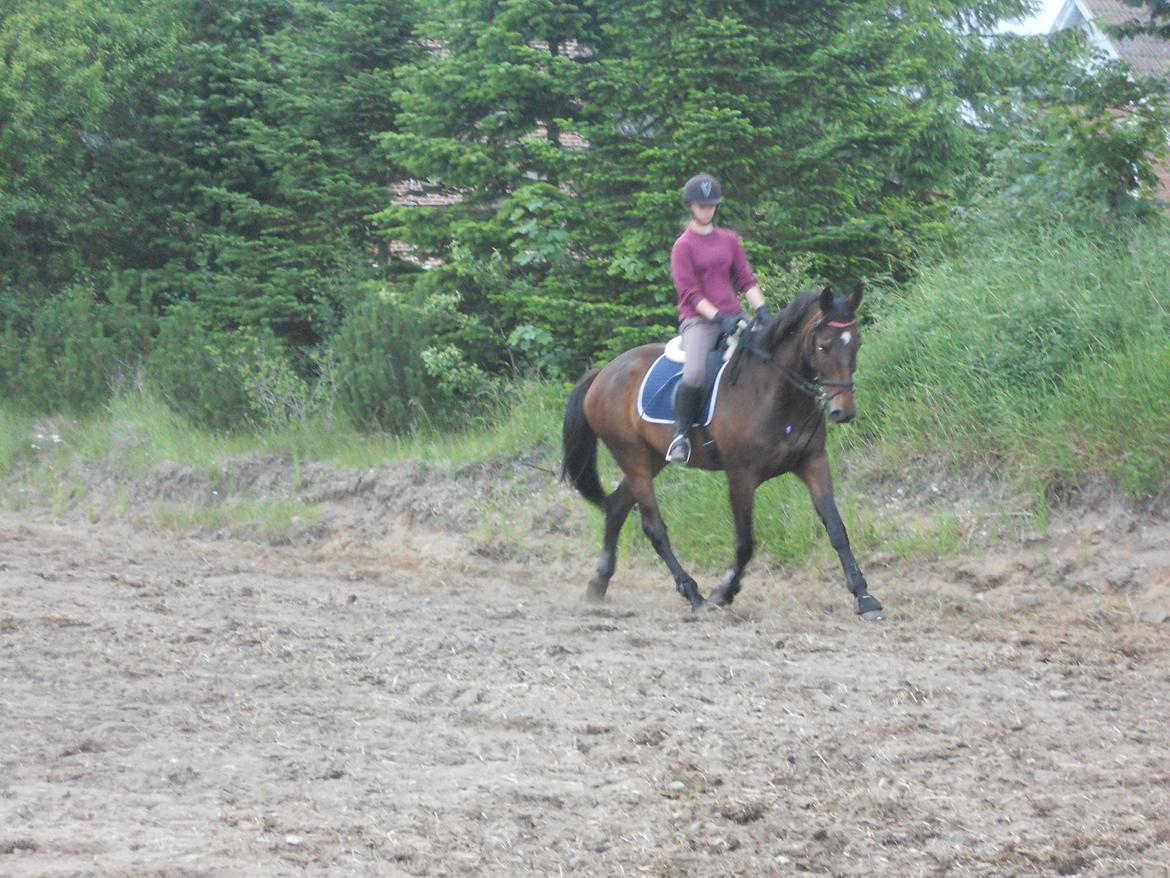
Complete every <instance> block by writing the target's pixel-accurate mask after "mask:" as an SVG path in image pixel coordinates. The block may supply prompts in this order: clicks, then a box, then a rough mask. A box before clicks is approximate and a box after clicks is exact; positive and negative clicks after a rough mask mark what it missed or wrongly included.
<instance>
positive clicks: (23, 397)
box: [0, 286, 152, 412]
mask: <svg viewBox="0 0 1170 878" xmlns="http://www.w3.org/2000/svg"><path fill="white" fill-rule="evenodd" d="M151 324H152V321H151V320H150V318H149V316H148V315H146V314H144V313H143V312H142V310H141V309H139V308H138V307H137V306H136V305H135V304H133V303H132V302H131V301H130V300H129V299H128V297H127V295H126V293H125V291H124V290H117V289H115V290H113V291H111V293H110V297H109V299H107V300H105V301H100V300H98V299H97V297H96V296H95V294H94V292H93V291H92V290H90V289H88V288H86V287H82V286H74V287H68V288H66V289H65V290H63V291H62V292H60V293H58V294H57V295H56V296H53V297H52V298H51V299H49V300H48V301H46V302H45V303H44V304H42V305H41V306H40V307H39V308H38V309H37V310H36V311H34V312H33V314H32V315H31V317H30V318H29V319H28V322H27V324H26V325H21V323H19V322H18V321H10V322H9V324H8V325H7V327H6V328H5V330H4V332H3V334H0V384H2V385H3V386H4V388H5V392H6V393H7V394H8V395H9V397H10V398H11V399H13V400H15V401H17V402H19V404H21V405H23V406H24V407H26V408H28V409H30V410H33V411H39V412H59V411H74V412H76V411H86V410H89V409H92V408H94V407H95V406H97V405H100V404H101V403H103V402H105V401H106V399H108V398H109V395H110V392H111V390H112V389H113V387H114V386H115V385H116V384H117V382H119V381H120V380H122V379H124V378H126V377H127V376H129V375H130V374H132V373H133V371H134V370H135V368H136V366H137V359H138V356H139V352H140V351H142V350H143V349H144V348H145V346H146V343H147V342H146V340H147V339H148V338H149V335H150V330H151Z"/></svg>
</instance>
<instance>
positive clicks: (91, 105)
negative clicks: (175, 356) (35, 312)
mask: <svg viewBox="0 0 1170 878" xmlns="http://www.w3.org/2000/svg"><path fill="white" fill-rule="evenodd" d="M181 32H182V27H181V24H180V23H179V22H178V20H177V16H176V15H175V7H174V4H173V3H170V2H163V3H144V2H141V0H100V2H90V0H84V2H83V0H27V2H24V3H20V4H4V5H3V6H0V58H2V59H3V61H2V67H0V71H2V75H0V288H3V290H4V295H3V296H0V299H2V300H3V301H4V306H3V308H2V310H0V324H2V323H3V321H4V320H5V318H6V317H12V316H14V313H15V312H20V313H21V314H23V315H24V318H27V312H28V310H29V309H30V308H32V307H35V305H36V304H37V303H39V302H40V301H43V300H44V299H46V298H47V297H48V296H50V295H51V294H52V293H53V292H54V291H56V290H58V289H60V288H62V287H63V286H64V285H65V284H67V283H69V282H70V281H72V280H74V279H77V278H78V277H79V275H80V276H82V277H84V276H85V275H90V274H92V273H94V272H98V271H101V270H103V269H104V268H105V266H106V265H107V264H108V263H109V262H110V261H111V259H114V260H116V255H117V254H120V253H125V252H127V251H130V250H132V249H134V247H135V246H137V233H138V231H139V229H138V227H137V225H136V223H135V220H134V217H133V206H132V205H130V204H129V203H128V199H127V193H126V190H125V186H124V181H123V180H122V179H121V176H120V170H119V169H120V167H122V166H123V160H124V158H125V151H124V148H125V145H126V144H127V143H128V142H130V141H132V140H133V139H134V138H136V137H137V136H138V135H139V133H140V131H141V127H142V125H143V123H144V119H145V117H146V116H147V115H148V114H149V112H150V106H151V102H150V95H151V92H152V90H153V88H154V86H155V83H156V82H157V81H158V79H159V78H160V76H162V75H163V73H164V72H165V71H167V70H168V69H170V67H171V65H172V63H173V62H174V59H175V57H176V54H177V51H178V46H179V42H180V35H181Z"/></svg>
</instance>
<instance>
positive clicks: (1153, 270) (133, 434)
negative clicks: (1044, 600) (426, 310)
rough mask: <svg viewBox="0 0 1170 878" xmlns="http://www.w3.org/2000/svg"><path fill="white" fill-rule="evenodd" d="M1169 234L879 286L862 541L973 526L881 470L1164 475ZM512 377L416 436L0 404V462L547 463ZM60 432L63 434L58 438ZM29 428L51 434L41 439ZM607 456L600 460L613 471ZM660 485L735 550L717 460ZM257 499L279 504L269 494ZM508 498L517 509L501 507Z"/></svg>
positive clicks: (635, 546)
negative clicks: (916, 509)
mask: <svg viewBox="0 0 1170 878" xmlns="http://www.w3.org/2000/svg"><path fill="white" fill-rule="evenodd" d="M1168 251H1170V229H1168V228H1167V227H1166V226H1149V227H1145V228H1142V229H1139V230H1137V231H1136V232H1135V233H1133V234H1131V235H1129V236H1124V235H1121V234H1120V233H1117V234H1100V233H1094V234H1091V235H1090V234H1085V233H1077V232H1074V231H1072V230H1070V229H1068V228H1057V229H1050V230H1046V231H1036V232H1034V233H1032V234H1030V235H1028V236H1016V237H1012V236H1003V237H1002V238H994V239H993V238H987V239H984V240H983V241H982V242H981V243H980V244H979V245H977V246H974V247H972V248H970V249H969V250H968V251H967V252H966V253H965V254H964V255H963V256H962V257H960V258H955V259H951V260H948V261H945V262H942V263H940V264H938V265H936V266H934V267H932V268H930V269H928V270H927V271H925V272H924V273H923V276H922V278H921V280H920V282H919V283H917V284H916V285H914V286H913V287H911V288H910V289H908V290H906V291H905V292H903V293H902V294H901V295H900V296H899V297H898V298H897V299H894V300H893V301H887V302H885V303H883V305H882V307H881V313H880V314H877V315H875V316H876V317H877V318H878V323H877V325H876V326H873V327H870V328H869V329H868V330H867V331H866V345H865V348H864V349H863V352H862V355H861V357H860V365H859V372H858V376H857V377H858V388H859V390H858V394H859V397H858V398H859V406H860V417H859V421H858V422H857V423H856V424H855V425H852V426H850V427H847V428H841V429H836V428H834V430H833V431H832V432H831V443H832V446H833V454H834V458H835V460H836V461H837V471H838V473H839V474H844V476H845V477H844V478H841V477H839V478H838V488H839V490H838V499H839V504H840V506H841V508H842V513H843V515H844V516H845V519H846V521H847V523H848V524H849V527H850V531H851V534H852V536H853V540H854V543H855V544H856V545H858V546H860V547H863V548H868V549H871V550H872V549H877V548H882V549H886V550H891V551H894V552H895V553H899V554H906V553H923V554H931V555H933V554H940V553H946V552H947V551H949V550H952V549H954V548H956V547H958V546H960V545H964V538H965V536H969V534H970V531H971V529H972V527H973V525H972V521H971V520H970V519H969V518H968V519H967V520H964V518H963V516H964V513H963V512H962V511H961V510H959V508H958V506H957V505H956V504H954V503H952V509H950V510H948V509H947V508H945V505H944V507H939V508H935V509H934V510H933V511H932V513H931V515H929V516H925V517H919V518H918V519H917V520H913V521H909V520H908V519H907V517H906V516H901V517H899V516H895V515H890V514H887V512H886V509H885V507H883V501H882V498H881V497H880V496H878V495H879V493H880V492H879V491H878V490H877V488H876V487H875V486H876V485H877V483H878V481H880V480H885V484H886V487H885V488H883V489H882V490H883V491H885V493H886V494H887V495H888V493H889V491H890V490H891V489H890V488H889V484H891V483H892V484H899V483H905V484H907V486H908V487H907V490H908V491H912V490H917V489H916V488H913V487H910V486H911V485H918V486H921V485H922V484H929V482H930V480H932V479H935V478H937V477H938V476H939V475H944V476H952V477H953V476H956V475H960V476H963V477H967V478H969V477H970V475H971V474H972V473H976V474H980V473H982V474H992V473H995V474H997V475H998V476H1000V477H1002V478H1001V482H1006V483H1007V484H1008V485H1010V486H1011V489H1012V491H1013V492H1014V493H1015V494H1016V496H1017V497H1019V498H1022V502H1023V505H1024V507H1025V508H1027V509H1032V510H1033V511H1036V510H1042V509H1043V507H1044V505H1045V503H1046V501H1047V500H1048V499H1049V498H1051V497H1052V496H1054V495H1059V494H1060V493H1062V492H1067V491H1068V489H1069V488H1070V487H1075V486H1076V485H1078V484H1081V483H1083V482H1084V481H1086V480H1094V479H1095V480H1099V479H1101V478H1102V477H1104V478H1107V479H1109V480H1111V481H1112V482H1113V483H1114V484H1115V485H1117V486H1118V487H1119V488H1120V489H1121V490H1123V491H1125V492H1127V493H1129V494H1131V495H1133V496H1136V497H1142V496H1151V495H1155V494H1157V493H1159V492H1160V491H1162V490H1164V488H1165V486H1166V485H1167V483H1168V482H1170V442H1167V441H1166V438H1165V437H1166V436H1167V435H1170V405H1167V403H1166V400H1167V399H1168V398H1170V343H1168V341H1167V339H1168V338H1170V317H1168V310H1170V293H1168V290H1167V281H1166V272H1165V267H1164V254H1165V253H1166V252H1168ZM517 394H518V395H517V397H516V399H515V401H514V403H513V404H512V405H510V406H508V407H506V408H505V409H504V410H502V412H501V414H500V415H499V417H497V418H496V419H494V421H493V422H492V424H491V425H490V426H488V427H483V426H482V425H480V426H479V427H477V428H476V429H473V430H469V431H468V432H466V433H463V434H458V435H440V436H426V435H420V436H414V437H407V438H398V437H390V436H361V435H358V434H356V433H354V432H352V431H349V430H344V429H337V430H329V429H327V428H326V427H325V426H324V425H322V424H311V425H307V426H305V427H303V428H300V429H295V430H286V431H284V432H280V433H271V434H265V435H259V436H254V435H247V436H217V435H212V434H208V433H204V432H200V431H198V430H195V429H192V428H191V427H190V426H189V425H188V424H186V423H185V422H184V421H183V420H182V419H181V418H179V417H177V416H176V415H174V414H173V413H171V412H170V411H168V410H167V409H166V408H165V407H164V406H162V405H161V404H159V403H158V402H156V401H154V400H153V399H152V398H151V397H150V396H149V395H147V394H143V393H135V394H131V395H127V396H122V397H119V398H117V399H115V400H114V401H113V402H112V403H111V405H110V406H109V409H108V411H107V412H106V413H105V414H104V415H103V416H101V417H96V418H91V419H86V420H84V421H75V420H70V419H68V418H53V419H49V418H43V417H42V418H30V417H25V416H19V415H16V414H14V413H12V412H11V411H9V410H6V409H5V408H3V407H2V406H0V471H3V470H6V469H9V468H10V467H12V466H13V465H14V464H15V463H16V462H17V461H19V460H21V459H22V458H24V459H27V458H32V457H38V458H40V460H41V462H42V466H40V467H39V468H38V469H39V470H40V471H42V472H43V471H44V470H45V468H46V467H48V468H49V469H52V467H53V465H54V464H53V461H58V462H60V461H61V459H62V455H64V456H66V457H70V458H74V459H75V461H77V462H81V463H85V462H93V463H97V462H101V463H104V464H105V465H110V464H111V463H112V464H113V465H115V466H117V467H123V468H126V469H127V470H129V471H133V472H145V471H148V470H150V469H151V468H153V467H155V466H157V465H159V464H161V463H164V462H169V461H180V462H183V463H188V464H193V465H196V466H207V467H209V468H214V467H216V466H218V465H219V464H220V463H221V462H222V461H223V460H224V459H226V458H228V457H231V456H233V455H237V454H277V455H281V456H284V457H287V458H291V459H293V460H297V461H299V460H305V459H316V460H324V461H328V462H331V463H333V464H335V465H338V466H367V465H374V464H377V463H379V462H382V461H385V460H387V459H401V458H421V459H425V460H429V461H434V462H436V463H438V464H443V463H449V464H456V465H457V464H462V463H472V462H476V461H484V460H490V459H493V458H497V457H500V456H509V455H516V454H522V455H526V456H531V457H532V461H531V462H533V463H535V464H537V465H540V466H544V467H549V468H551V467H554V466H555V465H556V462H557V461H556V454H557V450H558V449H557V446H558V444H559V432H560V429H559V425H560V416H561V407H562V405H563V401H564V398H565V396H566V388H565V387H563V386H559V385H554V384H540V383H537V384H530V385H526V386H524V387H521V388H518V390H517ZM53 431H56V432H57V433H59V435H61V437H62V438H63V439H64V442H62V443H61V444H59V445H57V444H54V443H53V442H52V440H51V433H52V432H53ZM37 433H40V434H41V435H42V436H43V437H44V438H42V439H40V440H37V439H35V436H36V434H37ZM34 444H35V445H39V446H40V448H33V447H32V446H33V445H34ZM602 458H603V476H605V477H606V478H607V479H610V480H613V479H615V478H616V473H615V471H614V468H613V467H612V464H610V463H609V461H608V457H607V456H606V455H604V454H603V455H602ZM853 473H860V474H861V475H851V474H853ZM659 484H660V496H661V499H662V506H663V513H664V515H665V517H666V519H667V521H668V523H669V525H670V528H671V534H672V537H673V539H674V540H675V542H676V544H677V545H679V546H685V547H686V551H685V554H686V556H687V557H688V558H689V559H692V560H694V561H697V562H698V563H699V564H701V565H705V566H711V567H715V566H718V565H720V564H721V563H723V562H725V561H726V560H727V558H728V557H729V553H730V544H731V530H730V528H731V524H730V516H729V514H728V512H727V509H726V506H727V503H726V495H725V487H724V482H723V479H722V477H721V476H720V475H718V474H702V473H692V472H679V471H668V472H666V473H664V474H663V476H662V477H661V478H660V482H659ZM58 493H59V491H58ZM952 500H954V498H952ZM757 510H758V511H757V516H756V521H757V532H758V537H759V540H760V543H761V544H762V545H763V546H764V547H765V549H766V551H767V552H768V553H769V554H770V555H771V556H772V557H773V558H774V559H777V560H781V561H785V562H800V561H809V560H811V561H823V560H827V559H830V558H831V557H832V555H831V550H830V549H829V548H828V546H827V541H826V540H825V539H824V537H823V535H822V531H821V528H820V524H819V522H817V521H816V519H815V515H814V514H813V512H812V509H811V504H809V502H808V499H807V496H806V495H805V492H804V489H803V486H801V485H800V484H799V483H798V482H796V481H795V480H794V479H792V478H782V479H779V480H776V481H774V482H772V483H770V484H768V485H766V486H764V487H763V488H762V489H761V491H760V495H759V498H758V506H757ZM240 514H244V513H240ZM264 514H265V515H266V516H269V517H276V518H279V516H280V514H281V512H280V510H274V509H271V508H267V507H265V509H264ZM500 515H501V516H502V517H503V518H508V516H509V510H500ZM188 517H190V518H191V519H192V520H193V521H199V520H200V519H199V517H198V515H197V514H195V513H191V514H190V515H189V516H188ZM181 518H182V516H180V519H181ZM164 523H165V522H164ZM177 524H181V521H179V522H178V523H177ZM177 524H176V526H177ZM981 526H982V525H981ZM623 537H624V543H625V550H626V551H633V552H635V553H636V554H639V555H643V556H644V555H647V554H649V551H650V550H649V548H648V547H647V546H646V545H645V540H644V539H643V538H642V536H641V534H640V531H639V529H638V528H637V526H636V525H634V526H631V527H628V528H627V529H626V531H625V533H624V535H623Z"/></svg>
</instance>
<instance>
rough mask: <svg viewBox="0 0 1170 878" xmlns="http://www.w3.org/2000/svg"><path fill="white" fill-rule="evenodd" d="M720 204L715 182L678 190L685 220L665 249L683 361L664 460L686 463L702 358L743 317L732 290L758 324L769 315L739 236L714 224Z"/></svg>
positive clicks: (705, 177)
mask: <svg viewBox="0 0 1170 878" xmlns="http://www.w3.org/2000/svg"><path fill="white" fill-rule="evenodd" d="M722 200H723V192H722V190H721V189H720V187H719V181H718V180H716V179H715V178H714V177H712V176H711V175H710V174H698V175H696V176H694V177H691V179H689V180H687V183H686V186H684V187H683V202H684V203H685V204H686V205H687V208H688V209H689V210H690V214H691V216H690V222H688V223H687V227H686V229H685V230H684V231H683V233H682V234H681V235H679V237H678V240H677V241H675V242H674V248H673V249H672V250H671V251H670V272H671V274H672V275H673V276H674V286H675V289H677V290H678V316H679V320H680V323H679V334H680V335H681V336H682V345H683V350H684V351H685V353H686V360H685V361H684V362H683V373H682V380H681V381H680V382H679V385H678V390H677V391H675V396H674V420H675V428H674V429H675V434H674V439H673V440H671V443H670V448H668V449H667V452H666V459H667V460H669V461H671V462H673V463H686V462H687V461H688V460H690V457H691V443H690V440H689V439H688V438H687V433H688V432H689V431H690V428H691V424H692V423H694V421H695V417H696V415H697V414H698V409H699V405H700V403H701V402H702V398H701V397H702V395H703V379H704V377H705V375H706V370H707V354H708V353H710V351H712V350H713V349H714V347H715V343H716V342H717V341H718V340H719V336H720V335H723V334H730V333H732V332H735V329H736V327H737V326H738V325H739V321H740V320H741V319H742V318H743V309H742V308H741V307H740V304H739V298H738V297H737V296H736V292H737V291H738V292H743V293H746V294H747V300H748V303H749V304H750V305H751V306H752V309H753V310H754V311H755V312H756V316H757V317H758V318H759V319H760V320H765V319H767V317H768V306H767V305H766V304H764V294H763V293H761V292H760V287H759V284H758V283H757V282H756V277H755V275H754V274H753V273H752V268H751V266H750V265H748V261H747V254H746V253H744V249H743V244H742V243H741V242H740V240H739V236H738V235H737V234H736V233H735V232H732V231H730V230H728V229H721V228H718V227H716V226H715V224H714V219H715V210H716V206H717V205H718V204H719V202H721V201H722Z"/></svg>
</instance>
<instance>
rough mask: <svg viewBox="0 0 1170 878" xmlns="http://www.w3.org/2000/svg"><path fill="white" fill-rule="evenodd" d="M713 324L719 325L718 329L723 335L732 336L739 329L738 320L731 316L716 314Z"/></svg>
mask: <svg viewBox="0 0 1170 878" xmlns="http://www.w3.org/2000/svg"><path fill="white" fill-rule="evenodd" d="M715 322H716V323H718V324H719V328H720V329H721V330H723V334H724V335H732V334H733V333H734V332H735V331H736V330H737V329H739V318H738V317H734V316H732V315H731V314H717V315H716V316H715Z"/></svg>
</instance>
